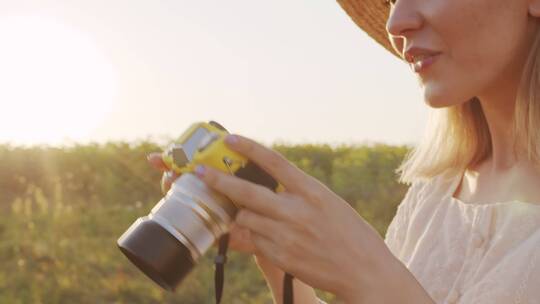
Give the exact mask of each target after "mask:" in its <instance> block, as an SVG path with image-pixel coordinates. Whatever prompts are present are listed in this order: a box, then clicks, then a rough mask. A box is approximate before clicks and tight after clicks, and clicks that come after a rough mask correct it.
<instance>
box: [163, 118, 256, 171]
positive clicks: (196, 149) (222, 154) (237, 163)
mask: <svg viewBox="0 0 540 304" xmlns="http://www.w3.org/2000/svg"><path fill="white" fill-rule="evenodd" d="M227 134H229V133H228V132H227V131H226V130H224V129H223V128H222V127H221V126H219V125H218V124H216V123H214V122H210V123H206V122H198V123H194V124H193V125H191V126H190V127H189V128H188V129H187V130H186V132H184V134H182V135H181V136H180V138H179V140H178V143H175V144H172V145H171V146H169V147H168V148H167V149H166V150H165V151H164V152H163V154H162V159H163V162H164V163H165V164H166V165H167V167H168V168H169V169H171V170H173V171H174V172H176V173H178V174H182V173H188V172H193V171H194V170H195V168H196V167H197V165H206V166H210V167H212V168H215V169H218V170H221V171H223V172H226V173H230V174H234V173H235V172H236V171H238V170H239V169H240V168H242V167H244V166H245V165H246V163H247V159H246V158H245V157H243V156H242V155H240V154H238V153H236V152H234V151H232V150H231V149H229V148H227V146H226V145H225V137H226V136H227Z"/></svg>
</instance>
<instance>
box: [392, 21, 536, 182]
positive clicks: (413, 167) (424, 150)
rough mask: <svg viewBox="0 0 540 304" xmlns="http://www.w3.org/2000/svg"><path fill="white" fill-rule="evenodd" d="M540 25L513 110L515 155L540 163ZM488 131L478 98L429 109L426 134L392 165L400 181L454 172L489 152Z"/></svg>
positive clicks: (465, 167)
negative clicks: (394, 166)
mask: <svg viewBox="0 0 540 304" xmlns="http://www.w3.org/2000/svg"><path fill="white" fill-rule="evenodd" d="M539 47H540V31H539V32H537V34H536V35H535V39H534V41H533V43H532V45H531V49H530V52H529V55H528V58H527V61H526V63H525V65H524V69H523V73H522V77H521V81H520V86H519V88H518V93H517V99H516V104H515V108H514V109H515V111H514V116H513V128H512V137H513V139H514V142H513V145H514V147H513V148H514V156H516V157H520V156H523V155H524V156H525V157H526V158H527V159H528V160H529V161H530V162H532V163H533V164H534V165H535V166H537V167H538V168H540V49H539ZM491 149H492V147H491V134H490V132H489V128H488V124H487V121H486V118H485V116H484V112H483V110H482V106H481V104H480V101H479V100H478V98H476V97H475V98H472V99H471V100H469V101H467V102H465V103H462V104H459V105H456V106H451V107H447V108H438V109H431V112H430V115H429V119H428V124H427V126H426V131H425V134H424V136H423V138H422V140H421V141H420V143H419V144H418V146H416V147H414V148H413V149H412V150H411V151H410V152H409V153H408V154H407V155H406V156H405V159H404V161H403V162H402V163H401V165H400V166H399V167H398V169H397V170H396V173H398V174H400V178H399V182H401V183H412V182H413V181H414V180H416V179H421V180H429V179H431V178H433V177H435V176H436V175H439V174H442V173H443V172H445V171H446V172H450V173H451V174H457V173H459V172H462V171H463V170H465V169H467V168H469V167H471V166H474V165H475V164H478V163H480V162H481V161H482V160H484V159H485V158H487V157H489V156H490V155H491V152H492V151H491Z"/></svg>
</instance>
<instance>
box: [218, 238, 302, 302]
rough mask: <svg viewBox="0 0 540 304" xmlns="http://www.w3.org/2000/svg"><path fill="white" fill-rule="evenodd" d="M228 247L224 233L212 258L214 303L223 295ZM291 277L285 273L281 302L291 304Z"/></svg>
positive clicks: (292, 297)
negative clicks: (213, 264) (213, 265)
mask: <svg viewBox="0 0 540 304" xmlns="http://www.w3.org/2000/svg"><path fill="white" fill-rule="evenodd" d="M228 247H229V234H228V233H226V234H224V235H223V236H222V237H221V238H219V246H218V254H217V256H216V257H215V259H214V263H215V272H214V288H215V292H216V304H220V303H221V297H222V295H223V283H224V281H225V263H226V262H227V249H228ZM293 279H294V277H293V276H292V275H291V274H289V273H285V276H284V278H283V304H293V301H294V293H293Z"/></svg>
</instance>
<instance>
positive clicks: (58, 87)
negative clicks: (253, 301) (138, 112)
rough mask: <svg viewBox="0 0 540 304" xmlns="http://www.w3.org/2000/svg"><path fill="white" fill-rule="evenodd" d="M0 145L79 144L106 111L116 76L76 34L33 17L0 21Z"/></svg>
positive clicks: (92, 45) (86, 40)
mask: <svg viewBox="0 0 540 304" xmlns="http://www.w3.org/2000/svg"><path fill="white" fill-rule="evenodd" d="M0 45H1V47H0V141H1V142H5V141H10V142H14V143H24V144H37V143H46V144H58V143H62V142H64V141H66V140H76V141H81V140H85V137H87V136H89V135H90V134H91V132H92V131H93V130H94V129H95V128H96V127H98V126H99V125H100V123H102V122H103V120H104V119H105V118H106V116H107V115H108V114H109V113H110V112H111V110H112V106H113V100H114V99H115V95H116V90H117V87H116V76H115V71H114V69H113V67H112V65H111V64H110V63H109V60H108V59H107V58H106V57H105V56H104V54H102V53H101V52H100V50H99V48H98V47H97V46H96V44H95V43H94V42H93V41H92V40H91V39H89V37H87V36H85V35H84V34H83V33H82V32H80V31H78V30H77V29H75V28H71V27H69V26H68V25H65V24H62V23H58V22H56V21H55V20H52V19H45V18H39V17H35V16H13V17H7V18H0Z"/></svg>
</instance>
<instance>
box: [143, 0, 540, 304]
mask: <svg viewBox="0 0 540 304" xmlns="http://www.w3.org/2000/svg"><path fill="white" fill-rule="evenodd" d="M339 2H340V4H341V5H342V7H343V8H344V9H345V10H346V11H347V13H348V14H349V15H350V16H351V17H352V18H353V20H354V21H355V22H356V23H357V24H358V25H359V26H360V27H361V28H362V29H363V30H365V31H366V32H367V33H368V34H369V35H371V36H372V37H373V38H375V40H376V41H378V42H379V43H381V44H382V45H383V46H385V47H386V48H387V49H388V50H390V51H391V52H393V53H394V55H397V56H400V57H401V58H403V60H404V61H406V62H408V63H409V64H410V65H411V69H412V70H413V71H414V72H415V73H416V74H417V76H418V79H419V82H420V85H421V87H422V89H423V91H424V97H425V102H426V103H427V104H428V105H429V106H430V107H431V108H433V109H432V111H433V114H432V116H431V120H430V122H431V126H430V127H428V130H427V131H428V132H427V133H426V136H425V138H424V140H423V142H422V143H421V144H420V145H418V146H417V147H416V148H415V149H414V150H413V151H412V153H411V154H409V155H408V157H407V158H406V160H405V161H404V163H403V164H402V166H401V167H400V168H399V169H398V171H399V172H400V173H401V181H404V182H410V183H412V186H411V187H410V188H409V191H408V192H407V194H406V196H405V198H404V199H403V201H402V203H401V204H400V206H399V208H398V211H397V213H396V216H395V218H394V219H393V221H392V223H391V224H390V226H389V228H388V232H387V234H386V238H385V240H384V241H383V240H382V239H381V238H380V237H379V236H378V234H377V233H376V231H375V230H374V229H373V228H372V227H370V226H369V225H368V224H367V223H366V222H365V221H364V220H363V219H362V218H361V217H359V215H358V214H357V213H356V212H355V211H354V210H353V209H352V208H351V207H349V205H348V204H347V203H346V202H345V201H343V200H342V199H341V198H339V197H338V196H337V195H335V194H334V193H332V192H331V191H330V190H329V189H327V188H326V187H325V186H324V185H322V184H321V183H319V182H318V181H316V180H315V179H314V178H312V177H310V176H307V175H306V174H305V173H303V172H302V171H300V170H299V169H297V168H296V167H295V166H293V165H292V164H290V163H289V162H288V161H286V160H285V159H284V158H283V157H282V156H280V155H279V154H277V153H276V152H274V151H272V150H270V149H268V148H265V147H263V146H261V145H259V144H257V143H255V142H253V141H251V140H249V139H247V138H244V137H241V136H234V135H233V136H229V137H228V144H229V146H230V147H231V149H234V150H236V151H238V152H240V153H241V154H244V155H245V156H247V157H248V158H250V159H251V160H252V161H254V162H256V163H258V164H259V165H260V166H261V167H262V168H264V169H265V170H267V171H268V172H269V173H270V174H271V175H273V176H274V177H275V178H276V179H277V180H278V181H279V182H280V183H281V184H283V185H284V186H285V188H286V189H287V192H285V193H280V194H274V193H273V192H270V191H269V190H267V189H266V188H263V187H260V186H256V185H254V184H251V183H248V182H246V181H243V180H240V179H238V178H235V177H232V176H229V175H225V174H221V173H220V172H217V171H216V170H213V169H211V168H203V167H199V168H197V174H198V176H199V177H200V178H201V179H202V180H203V181H205V182H206V183H207V184H208V185H210V186H211V187H213V188H214V189H216V190H217V191H220V192H222V193H224V194H226V195H227V196H230V197H231V198H232V199H233V200H234V201H236V202H238V203H239V204H241V205H243V206H244V207H245V208H244V209H242V210H241V211H240V212H239V214H238V217H237V219H236V226H235V227H234V229H233V230H232V240H231V247H232V248H234V249H237V250H241V251H245V252H251V253H254V254H255V257H256V260H257V262H258V265H259V267H260V269H261V270H262V272H263V273H264V275H265V277H266V279H267V281H268V283H269V286H270V287H271V289H272V292H273V295H274V298H275V299H276V300H279V299H281V292H282V291H281V284H282V278H283V270H284V271H287V272H289V273H291V274H293V275H294V276H295V277H296V278H298V280H295V290H294V291H295V303H317V302H318V299H317V298H316V296H315V293H314V291H313V289H312V287H311V286H313V287H316V288H320V289H323V290H327V291H330V292H332V293H334V294H336V295H337V297H338V298H340V299H342V300H343V301H344V302H345V303H457V302H460V303H490V304H494V303H495V304H496V303H540V288H538V287H540V187H538V185H540V125H539V123H540V100H539V99H540V95H539V94H538V93H540V83H539V81H540V50H539V49H538V48H539V40H540V33H539V32H538V20H539V19H538V17H540V0H512V1H508V0H430V1H424V0H396V1H394V0H392V1H390V2H388V3H386V5H385V4H384V3H382V0H339ZM385 27H386V28H385ZM390 85H391V84H390ZM150 161H151V162H152V163H153V164H154V165H155V166H158V167H159V166H160V164H159V158H158V157H157V156H155V155H154V156H151V157H150ZM170 181H171V180H169V181H168V182H170ZM282 269H283V270H282Z"/></svg>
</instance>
